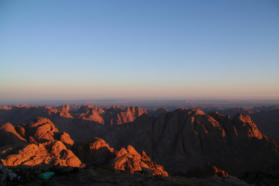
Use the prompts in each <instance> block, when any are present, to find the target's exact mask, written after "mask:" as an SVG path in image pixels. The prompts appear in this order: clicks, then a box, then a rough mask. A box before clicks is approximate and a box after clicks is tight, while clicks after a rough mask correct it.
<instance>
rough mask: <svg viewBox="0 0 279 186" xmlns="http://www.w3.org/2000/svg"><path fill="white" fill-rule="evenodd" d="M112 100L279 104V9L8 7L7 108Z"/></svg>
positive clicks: (110, 4)
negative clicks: (53, 101)
mask: <svg viewBox="0 0 279 186" xmlns="http://www.w3.org/2000/svg"><path fill="white" fill-rule="evenodd" d="M104 98H140V99H142V98H144V99H145V98H151V99H152V98H163V99H164V98H168V99H184V98H204V99H208V98H209V99H210V98H212V99H216V98H220V99H279V1H278V0H273V1H272V0H260V1H258V0H231V1H229V0H219V1H216V0H212V1H207V0H204V1H199V0H198V1H190V0H177V1H174V0H169V1H166V0H157V1H153V0H127V1H122V0H117V1H116V0H111V1H109V0H100V1H94V0H92V1H85V0H83V1H70V0H67V1H66V0H65V1H63V0H59V1H51V0H49V1H38V0H28V1H23V0H17V1H14V0H7V1H3V0H2V1H0V101H8V100H51V99H104Z"/></svg>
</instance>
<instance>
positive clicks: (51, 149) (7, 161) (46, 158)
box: [1, 141, 82, 167]
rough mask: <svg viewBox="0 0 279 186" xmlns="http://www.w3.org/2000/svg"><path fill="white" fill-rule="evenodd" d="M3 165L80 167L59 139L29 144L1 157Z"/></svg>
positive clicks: (78, 161)
mask: <svg viewBox="0 0 279 186" xmlns="http://www.w3.org/2000/svg"><path fill="white" fill-rule="evenodd" d="M1 161H2V163H3V165H4V166H9V167H13V166H20V165H21V166H38V165H52V166H61V167H81V166H82V163H81V161H80V160H79V158H78V157H77V156H75V154H74V153H73V152H72V151H71V150H69V149H67V148H66V146H65V145H64V144H63V143H62V142H61V141H54V142H49V143H44V144H29V145H27V146H25V147H24V148H22V149H18V151H17V153H15V154H10V155H7V157H6V158H4V159H1Z"/></svg>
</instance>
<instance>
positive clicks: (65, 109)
mask: <svg viewBox="0 0 279 186" xmlns="http://www.w3.org/2000/svg"><path fill="white" fill-rule="evenodd" d="M58 112H59V116H60V117H63V118H73V116H72V115H71V114H70V106H69V104H67V105H62V106H61V107H59V108H58Z"/></svg>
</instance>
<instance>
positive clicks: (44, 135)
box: [27, 117, 58, 142]
mask: <svg viewBox="0 0 279 186" xmlns="http://www.w3.org/2000/svg"><path fill="white" fill-rule="evenodd" d="M27 130H28V133H29V137H30V138H31V137H34V139H35V140H36V141H38V142H44V141H53V140H54V133H58V129H57V128H56V127H55V125H54V124H53V123H52V121H50V120H49V119H47V118H41V117H40V118H38V119H36V120H35V121H34V122H33V123H31V124H30V125H29V126H28V128H27Z"/></svg>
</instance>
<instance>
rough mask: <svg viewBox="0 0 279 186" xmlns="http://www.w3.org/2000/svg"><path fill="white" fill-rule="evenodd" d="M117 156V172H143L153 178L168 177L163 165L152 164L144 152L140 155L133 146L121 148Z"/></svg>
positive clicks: (114, 164) (115, 167)
mask: <svg viewBox="0 0 279 186" xmlns="http://www.w3.org/2000/svg"><path fill="white" fill-rule="evenodd" d="M115 154H116V157H115V160H114V162H113V167H114V169H115V170H121V171H128V172H129V173H130V174H134V173H135V172H143V173H144V174H151V175H153V176H168V173H167V172H166V171H165V170H164V167H163V166H162V165H159V164H156V163H154V162H152V161H151V159H150V157H149V156H148V155H147V154H146V153H145V152H144V151H142V154H139V153H138V152H137V151H136V149H135V148H134V147H133V146H131V145H128V146H127V148H121V149H120V150H119V151H117V152H116V153H115Z"/></svg>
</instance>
